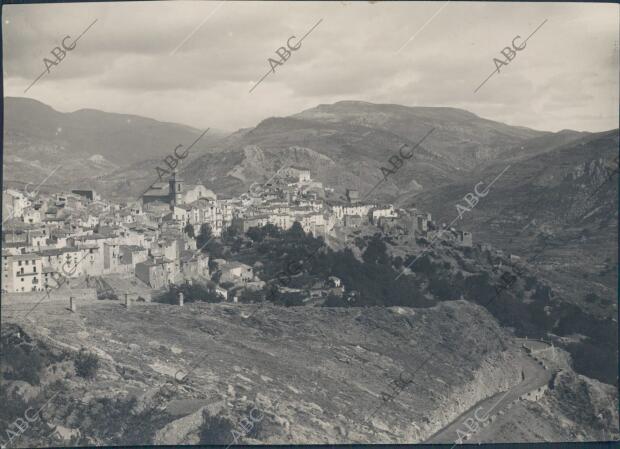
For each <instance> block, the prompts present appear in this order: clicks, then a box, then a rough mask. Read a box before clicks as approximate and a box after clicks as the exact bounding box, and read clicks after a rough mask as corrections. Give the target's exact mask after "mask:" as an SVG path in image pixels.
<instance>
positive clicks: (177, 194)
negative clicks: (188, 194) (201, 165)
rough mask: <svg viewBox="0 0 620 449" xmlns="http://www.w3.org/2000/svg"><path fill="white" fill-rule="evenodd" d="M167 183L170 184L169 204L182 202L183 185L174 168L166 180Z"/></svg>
mask: <svg viewBox="0 0 620 449" xmlns="http://www.w3.org/2000/svg"><path fill="white" fill-rule="evenodd" d="M168 184H169V186H170V204H172V205H177V204H183V195H184V194H185V187H184V185H183V179H182V178H181V177H180V176H178V175H177V171H176V170H174V171H173V172H172V176H171V177H170V179H169V180H168Z"/></svg>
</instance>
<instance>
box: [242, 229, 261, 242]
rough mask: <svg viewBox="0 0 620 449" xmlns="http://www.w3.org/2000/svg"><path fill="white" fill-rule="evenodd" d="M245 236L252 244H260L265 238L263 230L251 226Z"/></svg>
mask: <svg viewBox="0 0 620 449" xmlns="http://www.w3.org/2000/svg"><path fill="white" fill-rule="evenodd" d="M245 234H246V235H247V236H248V237H250V238H251V239H252V241H254V242H262V241H263V239H264V238H265V230H264V228H259V227H256V226H252V227H251V228H250V229H248V231H247V232H246V233H245Z"/></svg>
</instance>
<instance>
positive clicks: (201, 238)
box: [196, 223, 213, 251]
mask: <svg viewBox="0 0 620 449" xmlns="http://www.w3.org/2000/svg"><path fill="white" fill-rule="evenodd" d="M212 237H213V232H212V231H211V225H210V224H209V223H203V224H201V225H200V233H199V234H198V237H197V238H196V244H197V245H198V248H202V250H203V251H205V248H204V247H205V246H206V244H207V242H208V241H209V240H211V238H212Z"/></svg>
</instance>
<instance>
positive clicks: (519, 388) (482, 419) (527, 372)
mask: <svg viewBox="0 0 620 449" xmlns="http://www.w3.org/2000/svg"><path fill="white" fill-rule="evenodd" d="M517 341H520V342H526V340H517ZM525 344H527V345H528V348H530V349H535V352H536V351H540V350H541V349H542V350H544V349H546V348H551V346H550V345H547V344H546V343H542V342H539V341H535V342H532V341H531V340H529V341H527V343H525ZM532 344H533V345H535V348H533V347H532ZM521 357H522V360H523V363H522V365H521V366H522V369H523V376H524V378H523V381H522V382H521V383H519V384H518V385H515V386H514V387H512V388H511V389H510V390H508V391H503V392H499V393H497V394H495V395H493V396H491V397H489V398H486V399H483V400H482V401H480V402H478V403H477V404H475V405H474V406H473V407H471V408H470V409H469V410H467V411H466V412H465V413H463V414H461V415H460V416H459V417H458V418H456V419H455V420H454V421H452V422H451V423H450V424H449V425H447V426H446V427H444V428H443V429H441V430H440V431H438V432H436V433H435V434H433V435H432V436H431V437H430V438H429V439H427V440H426V441H425V443H455V444H457V442H459V443H465V441H464V439H463V441H459V437H460V436H463V435H465V434H474V433H475V430H474V431H473V432H472V430H470V429H469V428H468V427H467V426H466V424H465V421H468V423H469V424H471V426H472V428H473V429H477V426H480V427H482V426H485V433H488V432H489V431H490V430H491V431H492V427H493V423H492V421H493V420H488V419H487V418H488V417H492V416H494V415H495V414H497V413H499V412H500V411H501V410H505V409H506V407H507V406H508V405H509V404H510V403H512V402H514V401H516V400H517V399H519V398H520V397H521V396H523V395H524V394H526V393H529V392H532V391H536V390H537V389H538V388H540V387H542V386H544V385H547V384H548V383H549V380H550V379H551V377H552V371H550V370H547V369H545V368H543V367H542V366H541V365H540V364H539V363H538V362H537V361H536V360H535V359H534V358H533V357H532V356H531V355H529V354H527V353H526V351H525V349H523V348H522V349H521ZM477 418H479V419H477ZM472 420H473V421H472ZM457 430H460V432H458V433H457Z"/></svg>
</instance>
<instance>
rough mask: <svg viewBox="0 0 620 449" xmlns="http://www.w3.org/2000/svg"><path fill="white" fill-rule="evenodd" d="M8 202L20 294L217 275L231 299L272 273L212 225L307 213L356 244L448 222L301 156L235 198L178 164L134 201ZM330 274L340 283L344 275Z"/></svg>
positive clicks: (13, 276) (223, 227) (5, 267)
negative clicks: (366, 234)
mask: <svg viewBox="0 0 620 449" xmlns="http://www.w3.org/2000/svg"><path fill="white" fill-rule="evenodd" d="M2 212H3V214H2V215H3V220H4V225H3V229H2V240H3V244H2V293H3V295H4V294H7V295H8V296H10V297H12V298H16V297H17V298H18V297H20V295H28V294H32V293H33V292H43V291H47V292H49V291H52V290H55V289H58V288H59V287H64V285H63V284H65V282H66V280H69V281H75V282H74V283H73V284H72V283H71V282H68V283H67V286H68V287H69V288H72V289H76V291H78V290H77V287H79V286H82V285H84V284H85V285H86V287H89V288H91V289H92V288H96V290H97V295H98V297H99V298H101V297H106V295H107V296H108V297H116V298H117V299H120V298H118V296H119V295H118V292H122V294H124V295H125V296H126V297H127V296H128V295H129V296H131V297H133V298H134V299H139V300H144V301H150V300H151V293H152V292H154V291H157V290H160V291H161V290H166V289H168V288H170V287H171V286H174V285H180V284H184V283H188V282H190V283H191V282H193V281H207V280H209V281H211V282H210V285H212V286H213V291H214V292H215V293H216V294H217V295H219V296H220V297H221V298H222V299H223V300H230V301H235V302H236V300H237V298H238V296H239V292H242V291H243V290H246V289H254V290H256V289H259V288H261V287H262V286H264V285H265V282H268V281H269V280H267V279H260V278H259V277H258V275H257V274H256V273H254V267H252V266H249V265H246V264H244V263H241V262H239V261H234V260H225V259H222V258H216V257H213V255H210V254H209V252H208V251H207V250H206V248H204V244H203V245H202V247H201V246H200V245H199V235H200V234H201V233H204V232H205V229H208V232H209V235H210V237H209V240H210V239H213V238H215V239H217V238H220V237H222V235H223V234H224V233H226V232H235V233H238V234H245V233H247V232H248V231H250V230H251V229H252V228H261V227H263V226H266V225H273V226H275V227H277V228H279V229H282V230H286V229H290V228H291V227H292V226H293V224H294V223H295V222H297V223H299V225H300V226H301V228H302V229H303V230H304V232H305V233H307V234H312V235H313V236H315V237H319V236H320V237H323V238H324V240H325V242H326V243H327V244H333V242H340V243H342V242H345V244H346V242H347V239H348V238H349V237H353V236H354V235H355V234H358V235H359V233H360V231H361V230H362V229H370V230H371V232H379V231H381V232H382V233H383V234H384V235H386V236H390V237H391V238H392V239H395V240H396V241H399V240H402V241H407V242H409V241H411V242H414V244H415V239H417V238H425V239H427V241H428V240H433V239H435V238H437V232H438V227H437V226H436V225H435V223H433V221H432V219H431V215H430V214H429V213H425V212H422V211H418V210H417V209H416V208H415V207H410V208H395V207H394V206H393V205H392V204H379V203H374V202H366V201H361V200H360V194H359V192H358V191H357V190H353V189H348V190H346V193H345V195H338V194H337V193H336V192H335V191H334V189H332V188H329V187H324V186H323V184H322V183H321V182H318V181H316V180H313V179H312V175H311V172H310V170H309V169H307V168H303V167H294V166H293V167H285V168H283V169H281V170H279V171H278V172H276V174H275V175H274V176H273V177H272V179H270V180H269V181H268V182H267V183H265V184H257V183H255V184H253V185H252V186H251V188H250V189H249V191H248V192H246V193H243V194H241V195H240V196H238V197H235V198H226V197H222V196H219V197H218V196H217V195H216V194H215V193H214V192H213V191H211V190H209V189H208V188H206V187H205V186H203V185H196V184H189V183H186V182H185V181H184V180H183V179H182V178H181V177H180V176H179V175H178V174H177V173H176V172H174V173H172V175H171V176H170V178H169V180H168V182H167V183H165V182H161V183H155V184H153V185H152V186H151V187H150V188H149V189H148V190H147V191H146V192H144V193H143V194H142V196H141V197H140V199H139V200H137V201H134V202H130V203H115V202H112V201H108V200H106V199H102V198H101V197H100V195H98V194H97V193H96V192H95V191H93V190H72V191H71V192H61V193H51V194H45V193H36V194H35V195H32V194H30V193H28V192H22V191H19V190H15V189H6V190H4V191H3V211H2ZM373 230H374V231H373ZM443 231H445V229H444V230H443ZM450 231H451V232H448V233H446V232H442V234H441V238H451V239H452V240H454V241H455V242H456V243H457V244H460V245H463V246H472V235H471V233H468V232H461V231H456V230H454V229H451V230H450ZM325 281H326V282H331V283H332V284H334V285H336V286H339V281H338V280H337V279H336V280H334V279H331V280H327V279H326V280H325ZM71 285H73V287H71ZM72 294H73V290H72Z"/></svg>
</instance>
